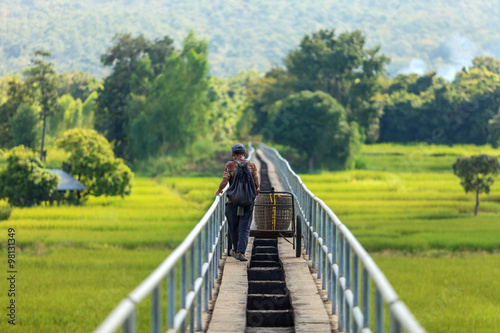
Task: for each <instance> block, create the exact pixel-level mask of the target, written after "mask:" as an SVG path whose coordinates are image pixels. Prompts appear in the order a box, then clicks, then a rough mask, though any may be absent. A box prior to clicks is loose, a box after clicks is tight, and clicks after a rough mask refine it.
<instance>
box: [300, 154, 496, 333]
mask: <svg viewBox="0 0 500 333" xmlns="http://www.w3.org/2000/svg"><path fill="white" fill-rule="evenodd" d="M477 153H487V154H490V155H495V156H498V155H500V151H498V150H493V149H491V148H490V147H475V146H459V147H453V148H450V147H441V146H426V145H417V146H398V145H385V144H384V145H373V146H364V147H363V154H362V159H363V160H364V161H365V163H366V170H356V171H347V172H337V173H323V174H320V175H304V176H302V180H303V181H304V183H305V184H306V185H307V186H308V188H309V189H310V190H311V191H313V193H314V194H315V195H316V196H318V197H319V198H321V199H322V200H323V201H325V203H326V204H328V205H329V206H330V207H331V208H332V209H333V211H334V212H335V213H336V214H337V216H338V217H339V218H340V220H341V221H342V222H343V223H344V224H345V225H347V227H348V228H349V229H350V230H351V231H352V232H353V234H354V235H355V236H356V237H357V238H358V240H359V241H360V242H361V244H363V246H364V247H365V248H366V249H367V250H368V251H369V252H371V253H372V255H373V257H374V259H375V261H376V262H377V263H378V264H379V266H380V268H381V269H382V271H383V272H384V273H385V274H386V276H387V277H388V279H389V281H390V282H391V284H392V285H393V287H394V288H395V289H396V292H397V293H398V294H399V295H400V297H401V298H402V299H403V301H404V302H405V303H406V304H407V306H408V307H409V308H410V310H411V311H412V312H413V314H414V315H415V316H416V318H417V319H418V320H419V322H420V323H421V324H422V325H423V327H424V328H426V330H427V331H428V332H497V331H498V327H499V325H500V316H499V315H498V314H499V313H500V279H499V278H498V277H499V276H500V182H499V181H500V179H497V183H496V184H494V185H493V186H492V189H491V193H490V194H489V195H486V194H482V195H481V196H480V208H479V214H478V216H474V215H473V212H474V205H475V198H474V195H472V194H470V193H469V194H466V193H464V190H463V188H462V187H461V186H460V182H459V180H458V178H457V177H456V176H455V175H453V173H452V169H451V165H452V164H453V162H454V161H455V160H456V158H457V157H458V156H460V155H462V154H464V155H470V154H477ZM416 161H418V163H417V162H416Z"/></svg>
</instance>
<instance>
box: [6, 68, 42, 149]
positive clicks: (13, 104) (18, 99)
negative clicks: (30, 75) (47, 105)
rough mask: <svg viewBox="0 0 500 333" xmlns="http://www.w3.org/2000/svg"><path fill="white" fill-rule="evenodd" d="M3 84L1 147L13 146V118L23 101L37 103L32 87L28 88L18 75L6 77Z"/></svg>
mask: <svg viewBox="0 0 500 333" xmlns="http://www.w3.org/2000/svg"><path fill="white" fill-rule="evenodd" d="M2 81H3V84H2V86H3V87H2V88H3V89H2V95H3V96H2V101H1V103H0V133H2V135H0V147H2V148H11V147H13V145H12V138H13V136H14V133H13V130H12V119H13V118H14V116H15V115H16V114H17V109H18V108H19V106H20V105H21V104H22V103H26V104H28V105H32V104H33V103H35V99H34V96H33V94H32V92H31V89H28V87H27V85H26V84H24V83H23V82H22V81H21V80H20V79H19V78H18V77H16V76H14V77H5V78H4V79H3V80H2Z"/></svg>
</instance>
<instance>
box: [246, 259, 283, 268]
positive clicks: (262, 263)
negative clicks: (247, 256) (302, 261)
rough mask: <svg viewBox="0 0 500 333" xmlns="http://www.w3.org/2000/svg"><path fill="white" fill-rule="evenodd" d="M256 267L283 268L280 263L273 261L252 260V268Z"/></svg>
mask: <svg viewBox="0 0 500 333" xmlns="http://www.w3.org/2000/svg"><path fill="white" fill-rule="evenodd" d="M254 267H281V266H280V263H279V262H276V261H271V260H251V261H250V268H254Z"/></svg>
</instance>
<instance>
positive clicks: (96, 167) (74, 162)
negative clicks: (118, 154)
mask: <svg viewBox="0 0 500 333" xmlns="http://www.w3.org/2000/svg"><path fill="white" fill-rule="evenodd" d="M57 145H58V146H59V147H60V148H62V149H64V150H66V151H67V152H68V153H70V156H69V159H68V160H67V161H66V162H64V163H63V169H64V171H66V172H67V173H69V174H70V175H72V176H74V177H75V178H76V179H78V180H79V181H80V182H82V184H83V185H85V186H86V187H87V190H85V191H83V194H82V195H83V197H86V196H87V195H93V196H96V197H98V196H100V195H106V196H115V195H120V196H122V197H124V196H125V195H129V194H130V192H131V189H132V184H131V183H132V179H133V177H134V174H133V173H132V171H130V169H129V167H128V166H126V165H125V163H124V162H123V160H122V159H120V158H115V157H114V154H113V150H112V149H111V145H110V144H109V142H108V140H106V138H105V137H103V136H102V135H99V134H98V133H97V132H96V131H94V130H89V129H71V130H68V131H66V132H65V133H64V136H63V138H62V139H59V140H58V141H57Z"/></svg>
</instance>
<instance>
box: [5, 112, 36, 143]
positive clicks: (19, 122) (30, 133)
mask: <svg viewBox="0 0 500 333" xmlns="http://www.w3.org/2000/svg"><path fill="white" fill-rule="evenodd" d="M11 126H12V141H11V145H12V146H19V145H23V146H26V147H28V148H31V149H37V148H38V143H39V138H40V117H39V111H38V110H37V108H35V107H34V106H31V105H29V104H26V103H22V104H21V105H19V108H18V109H17V113H16V114H15V116H14V117H12V120H11Z"/></svg>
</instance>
